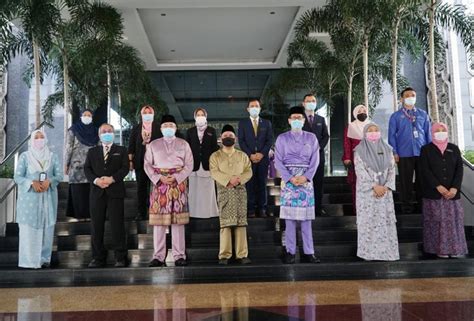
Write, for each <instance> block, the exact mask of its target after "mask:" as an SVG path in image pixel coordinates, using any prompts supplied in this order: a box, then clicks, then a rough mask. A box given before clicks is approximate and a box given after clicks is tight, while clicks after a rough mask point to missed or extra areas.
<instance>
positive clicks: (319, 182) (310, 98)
mask: <svg viewBox="0 0 474 321" xmlns="http://www.w3.org/2000/svg"><path fill="white" fill-rule="evenodd" d="M316 106H317V101H316V96H315V95H314V94H307V95H305V96H304V98H303V107H304V109H305V114H306V115H305V122H304V126H303V130H305V131H308V132H311V133H314V134H315V135H316V137H317V138H318V142H319V166H318V169H317V171H316V174H315V175H314V177H313V186H314V209H315V212H316V215H319V216H320V215H322V214H323V213H324V211H323V206H322V201H323V181H324V163H325V160H324V148H325V147H326V145H327V144H328V142H329V132H328V127H327V126H326V121H325V119H324V117H321V116H319V115H318V114H316V113H315V110H316Z"/></svg>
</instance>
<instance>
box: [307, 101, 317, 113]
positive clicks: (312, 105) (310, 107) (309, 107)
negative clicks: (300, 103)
mask: <svg viewBox="0 0 474 321" xmlns="http://www.w3.org/2000/svg"><path fill="white" fill-rule="evenodd" d="M316 105H317V104H316V103H313V102H309V103H305V104H304V107H305V108H306V109H307V110H311V111H314V110H316Z"/></svg>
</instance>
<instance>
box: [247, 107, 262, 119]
mask: <svg viewBox="0 0 474 321" xmlns="http://www.w3.org/2000/svg"><path fill="white" fill-rule="evenodd" d="M249 114H250V117H252V118H257V117H258V115H259V114H260V108H259V107H250V108H249Z"/></svg>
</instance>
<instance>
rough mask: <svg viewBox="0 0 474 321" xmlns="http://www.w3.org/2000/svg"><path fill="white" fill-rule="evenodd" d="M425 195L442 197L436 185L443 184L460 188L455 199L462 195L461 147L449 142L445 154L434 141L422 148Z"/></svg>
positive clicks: (425, 196) (421, 158) (427, 196)
mask: <svg viewBox="0 0 474 321" xmlns="http://www.w3.org/2000/svg"><path fill="white" fill-rule="evenodd" d="M420 162H421V166H420V167H421V174H422V183H423V184H422V186H423V197H424V198H428V199H440V198H441V197H442V196H441V194H440V193H439V192H438V190H437V189H436V186H438V185H443V186H444V187H446V188H447V189H450V188H452V187H454V188H456V189H457V190H458V192H457V194H456V196H455V197H454V199H459V198H460V197H461V193H460V191H461V184H462V176H463V162H462V157H461V152H460V150H459V148H458V147H457V146H456V145H454V144H451V143H448V146H447V147H446V150H445V151H444V154H441V151H440V150H439V149H438V147H436V145H434V144H433V143H429V144H428V145H425V146H423V147H422V148H421V155H420Z"/></svg>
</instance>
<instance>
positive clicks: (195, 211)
mask: <svg viewBox="0 0 474 321" xmlns="http://www.w3.org/2000/svg"><path fill="white" fill-rule="evenodd" d="M194 120H195V123H196V126H193V127H191V128H189V129H188V131H187V133H186V140H187V142H188V144H189V146H190V147H191V150H192V151H193V159H194V168H193V172H192V173H191V175H190V176H189V194H188V200H189V216H190V217H194V218H210V217H215V216H219V212H218V209H217V201H216V189H215V185H214V180H213V179H212V178H211V174H210V172H209V157H211V154H212V153H214V152H215V151H217V150H219V145H218V144H217V135H216V130H215V129H214V128H212V127H210V126H208V125H207V112H206V110H205V109H204V108H198V109H196V110H195V111H194ZM203 191H205V192H204V193H203Z"/></svg>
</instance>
